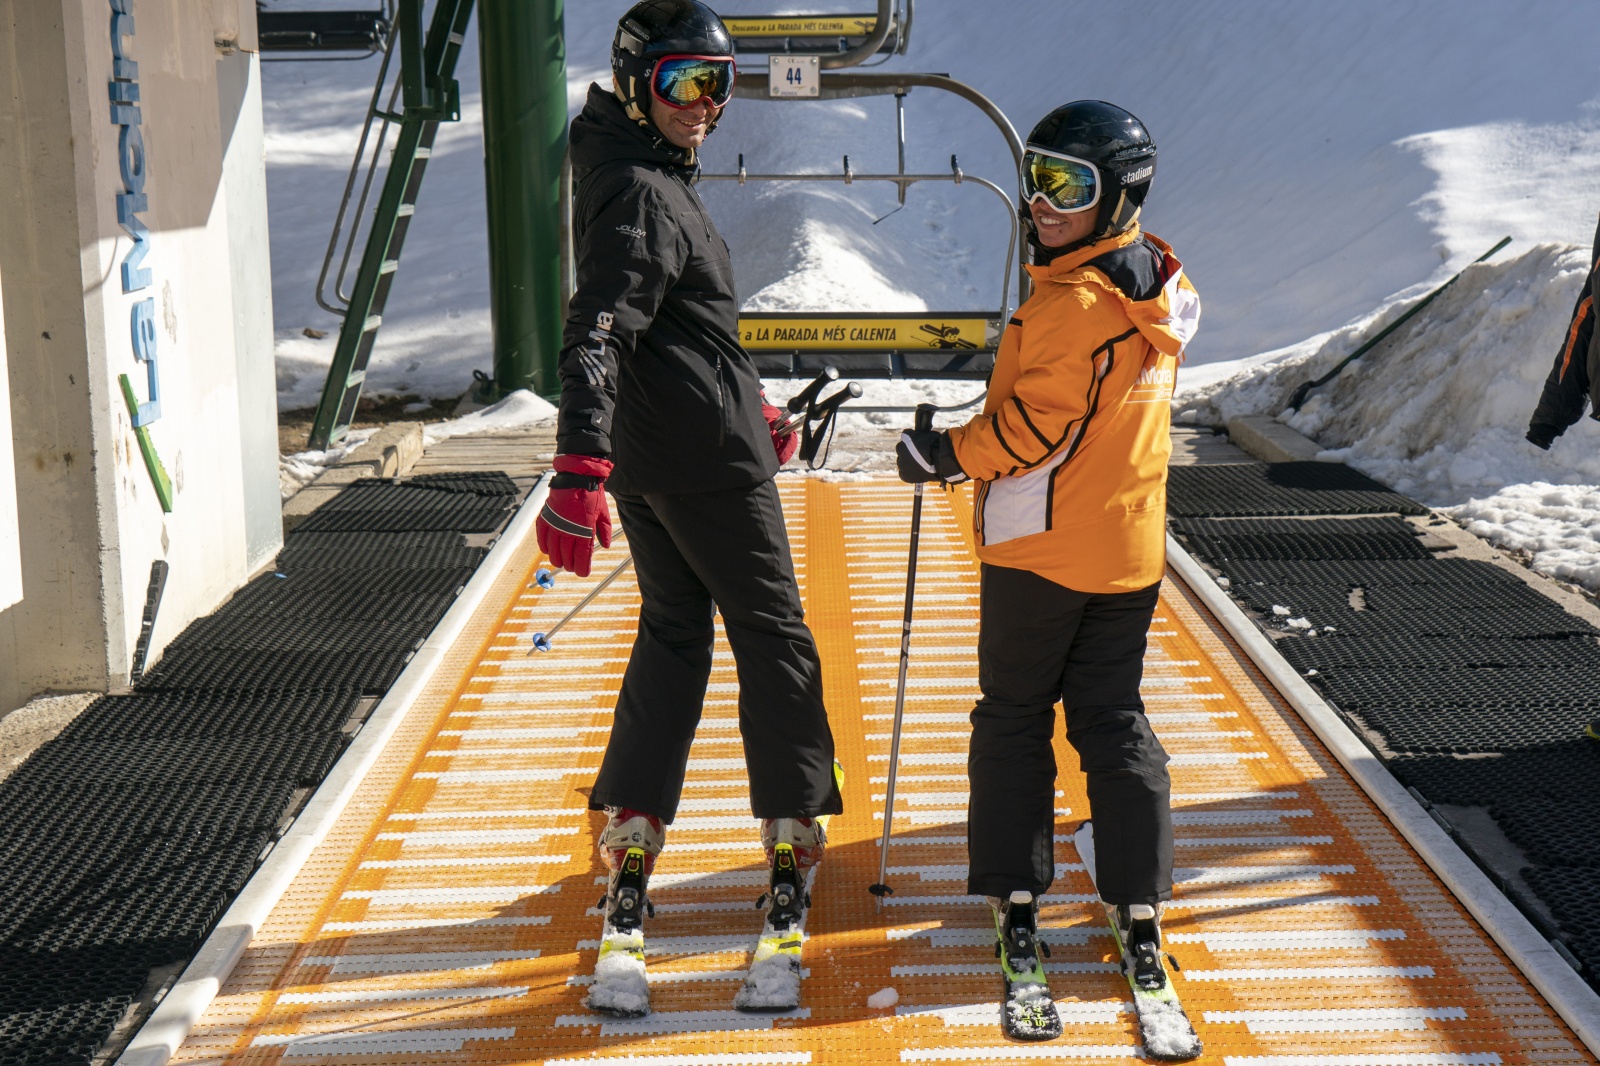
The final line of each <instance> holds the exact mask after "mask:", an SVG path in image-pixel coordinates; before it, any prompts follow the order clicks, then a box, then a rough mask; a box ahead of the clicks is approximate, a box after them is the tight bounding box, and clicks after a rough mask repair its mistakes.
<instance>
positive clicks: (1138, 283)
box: [950, 226, 1200, 593]
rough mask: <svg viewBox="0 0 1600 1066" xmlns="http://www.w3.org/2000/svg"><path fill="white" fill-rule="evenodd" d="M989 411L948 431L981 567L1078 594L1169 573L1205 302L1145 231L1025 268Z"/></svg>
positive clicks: (1139, 583)
mask: <svg viewBox="0 0 1600 1066" xmlns="http://www.w3.org/2000/svg"><path fill="white" fill-rule="evenodd" d="M1028 272H1029V273H1030V274H1031V275H1032V276H1033V280H1034V286H1035V287H1034V293H1033V296H1032V297H1030V298H1029V299H1028V301H1027V302H1026V303H1024V304H1023V305H1022V306H1021V307H1020V308H1018V309H1017V313H1016V315H1015V317H1013V318H1012V319H1011V322H1010V325H1009V327H1008V328H1007V329H1006V332H1005V336H1004V337H1003V338H1002V339H1001V342H1000V351H999V354H998V356H997V358H996V361H995V368H994V373H993V375H992V376H991V377H990V380H989V395H988V399H987V400H986V401H985V403H984V407H983V413H982V414H981V415H978V416H977V417H976V418H974V419H972V421H970V422H968V423H967V424H966V425H964V426H961V427H959V428H957V429H952V430H951V431H950V437H951V440H952V442H953V443H954V446H955V454H956V458H957V459H959V460H960V462H961V468H962V469H963V470H965V471H966V472H967V474H968V475H969V476H970V477H972V478H974V479H975V480H977V482H978V485H977V496H976V501H975V508H974V510H975V514H976V525H977V543H978V557H979V558H980V559H982V560H983V561H984V562H986V563H992V564H994V565H996V566H1006V567H1012V568H1015V569H1019V570H1031V571H1033V572H1034V573H1037V574H1039V575H1041V576H1043V577H1046V578H1048V579H1050V580H1051V581H1054V582H1055V583H1056V584H1058V585H1064V586H1066V587H1067V588H1070V589H1074V590H1076V591H1079V592H1091V593H1109V592H1128V591H1131V590H1134V589H1140V588H1144V587H1146V586H1148V585H1153V584H1155V583H1156V582H1157V581H1160V580H1161V576H1162V573H1163V570H1164V568H1165V566H1166V503H1167V460H1168V459H1169V458H1170V457H1171V455H1172V438H1171V429H1170V427H1171V420H1172V413H1171V399H1172V389H1173V385H1174V382H1175V380H1176V371H1177V367H1178V363H1179V362H1181V361H1182V358H1183V350H1184V348H1185V347H1186V346H1187V345H1188V343H1189V341H1190V340H1191V339H1192V338H1193V337H1194V334H1195V330H1196V328H1197V327H1198V326H1199V322H1200V296H1199V294H1198V293H1197V292H1195V289H1194V286H1193V285H1191V284H1190V283H1189V279H1188V278H1187V277H1185V276H1184V273H1183V265H1182V264H1181V263H1179V262H1178V260H1177V258H1176V257H1175V256H1174V255H1173V254H1172V249H1171V248H1169V247H1168V246H1167V245H1166V244H1165V243H1163V242H1162V241H1160V240H1158V239H1157V238H1155V237H1151V236H1149V235H1146V234H1143V233H1141V232H1140V230H1139V228H1138V227H1137V226H1135V227H1134V228H1133V229H1132V230H1130V231H1128V232H1126V233H1123V234H1121V235H1119V236H1117V237H1108V238H1106V239H1105V240H1103V241H1098V242H1096V243H1094V244H1092V245H1089V246H1087V247H1085V248H1081V249H1078V250H1077V251H1075V252H1071V253H1069V254H1067V255H1063V256H1061V257H1059V258H1057V259H1056V260H1055V261H1054V262H1053V263H1051V264H1050V265H1048V266H1044V267H1029V268H1028Z"/></svg>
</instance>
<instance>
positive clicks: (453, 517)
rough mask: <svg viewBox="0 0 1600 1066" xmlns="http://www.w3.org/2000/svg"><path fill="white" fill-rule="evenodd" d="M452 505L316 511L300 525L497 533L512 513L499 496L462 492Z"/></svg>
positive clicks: (313, 528)
mask: <svg viewBox="0 0 1600 1066" xmlns="http://www.w3.org/2000/svg"><path fill="white" fill-rule="evenodd" d="M454 499H455V500H457V501H459V502H457V503H455V504H454V505H453V506H451V507H410V508H406V507H391V508H385V509H377V508H374V509H372V510H360V511H328V510H327V508H326V507H323V508H320V509H318V510H316V511H314V512H312V514H311V517H309V518H307V519H306V520H305V522H304V523H303V524H302V525H301V527H300V528H302V529H305V530H308V531H312V532H316V531H326V532H345V533H349V532H355V531H362V532H371V533H388V532H393V531H396V530H407V529H429V530H454V531H456V532H458V533H493V532H495V531H496V530H498V529H499V528H500V526H501V525H502V524H503V523H504V521H505V518H506V515H507V514H508V513H509V512H508V511H506V509H505V508H504V507H502V506H501V505H500V503H499V498H498V497H477V496H458V497H455V498H454Z"/></svg>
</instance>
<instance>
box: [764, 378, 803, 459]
mask: <svg viewBox="0 0 1600 1066" xmlns="http://www.w3.org/2000/svg"><path fill="white" fill-rule="evenodd" d="M788 414H789V412H787V411H785V410H784V409H783V408H781V407H774V406H772V405H771V404H770V403H768V402H767V397H766V394H765V393H763V394H762V396H761V417H762V418H765V419H766V420H767V429H768V430H769V431H770V432H771V433H772V450H773V451H775V452H777V453H778V465H779V466H782V465H783V464H784V463H787V462H788V461H789V460H790V459H793V458H794V452H795V449H796V448H798V447H800V434H798V433H785V434H784V435H783V436H781V437H780V436H778V423H779V422H780V421H782V420H783V419H784V418H786V417H788Z"/></svg>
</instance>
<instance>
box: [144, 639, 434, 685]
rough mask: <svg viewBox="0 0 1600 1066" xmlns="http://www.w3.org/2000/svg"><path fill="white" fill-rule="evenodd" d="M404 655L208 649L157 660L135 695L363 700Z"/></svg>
mask: <svg viewBox="0 0 1600 1066" xmlns="http://www.w3.org/2000/svg"><path fill="white" fill-rule="evenodd" d="M411 654H412V653H411V651H410V650H402V649H391V650H388V651H383V650H376V651H374V650H368V651H363V652H362V653H361V654H359V655H355V656H352V655H349V654H347V653H344V652H337V651H320V652H319V651H306V652H295V651H262V650H259V649H252V650H249V651H239V650H235V649H232V648H208V649H202V650H198V651H196V652H195V653H194V654H192V655H184V656H182V657H174V658H172V659H167V658H163V659H162V660H161V663H160V664H159V665H158V666H156V668H155V669H153V670H151V671H150V672H149V673H147V674H145V676H144V678H143V679H142V680H141V681H140V682H139V690H140V691H141V692H171V691H175V690H212V691H217V692H240V693H243V692H256V693H267V692H276V691H279V690H282V689H286V688H304V687H308V686H310V687H327V688H333V687H339V688H345V687H349V686H354V687H355V688H356V689H357V690H358V691H360V692H362V693H363V694H365V695H369V696H376V695H381V694H382V693H384V692H387V691H388V690H389V686H390V685H392V684H394V682H395V679H396V678H397V677H399V676H400V672H401V671H402V670H404V669H405V665H406V663H407V662H409V661H410V659H411Z"/></svg>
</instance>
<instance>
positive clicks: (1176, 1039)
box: [1139, 996, 1199, 1058]
mask: <svg viewBox="0 0 1600 1066" xmlns="http://www.w3.org/2000/svg"><path fill="white" fill-rule="evenodd" d="M1139 1036H1140V1037H1141V1038H1142V1039H1143V1040H1144V1050H1145V1053H1146V1054H1147V1055H1150V1056H1151V1057H1152V1058H1174V1057H1177V1056H1183V1055H1187V1056H1193V1055H1194V1053H1195V1048H1196V1045H1198V1044H1199V1041H1198V1040H1196V1039H1195V1033H1194V1027H1193V1026H1192V1025H1190V1024H1189V1018H1188V1016H1187V1015H1185V1014H1184V1013H1183V1008H1182V1007H1181V1006H1179V1005H1178V1002H1177V1001H1176V1000H1173V999H1162V998H1160V997H1159V996H1142V997H1140V1000H1139Z"/></svg>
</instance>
